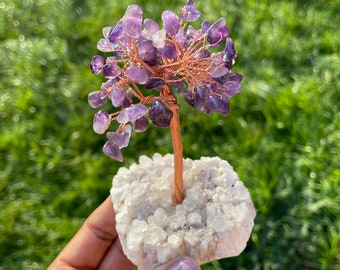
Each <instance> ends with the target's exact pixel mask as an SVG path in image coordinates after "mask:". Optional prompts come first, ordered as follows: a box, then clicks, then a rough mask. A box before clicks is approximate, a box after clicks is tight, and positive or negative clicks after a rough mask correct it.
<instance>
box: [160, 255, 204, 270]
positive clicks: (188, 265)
mask: <svg viewBox="0 0 340 270" xmlns="http://www.w3.org/2000/svg"><path fill="white" fill-rule="evenodd" d="M200 269H201V268H200V267H199V266H198V265H197V263H196V262H195V261H193V260H192V259H190V258H188V257H183V258H181V259H179V260H175V261H171V262H169V263H166V264H163V265H161V266H159V267H157V268H156V269H154V270H200Z"/></svg>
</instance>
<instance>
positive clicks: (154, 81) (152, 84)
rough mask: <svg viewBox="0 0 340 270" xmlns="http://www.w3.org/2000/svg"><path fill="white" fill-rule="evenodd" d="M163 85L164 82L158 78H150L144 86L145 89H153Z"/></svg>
mask: <svg viewBox="0 0 340 270" xmlns="http://www.w3.org/2000/svg"><path fill="white" fill-rule="evenodd" d="M163 85H165V82H164V81H163V80H162V79H160V78H152V77H151V78H150V79H149V80H148V82H147V83H146V84H145V88H146V89H155V88H158V87H162V86H163Z"/></svg>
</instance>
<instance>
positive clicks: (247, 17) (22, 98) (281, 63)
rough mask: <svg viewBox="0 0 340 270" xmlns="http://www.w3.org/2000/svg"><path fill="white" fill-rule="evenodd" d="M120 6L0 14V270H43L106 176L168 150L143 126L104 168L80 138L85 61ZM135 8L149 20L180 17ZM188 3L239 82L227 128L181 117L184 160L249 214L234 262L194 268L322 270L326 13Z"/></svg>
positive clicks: (83, 134)
mask: <svg viewBox="0 0 340 270" xmlns="http://www.w3.org/2000/svg"><path fill="white" fill-rule="evenodd" d="M9 2H10V3H9ZM132 2H133V1H127V0H124V1H119V2H118V1H112V0H111V1H66V0H65V1H54V0H46V1H22V0H21V1H19V0H13V1H4V2H1V1H0V12H1V14H3V15H2V16H0V48H1V54H0V63H1V69H0V124H1V126H0V127H1V128H0V158H1V161H0V192H1V197H0V207H1V211H0V269H45V268H46V267H47V265H48V264H49V263H50V262H51V260H53V258H54V257H55V256H56V255H57V254H58V252H59V251H60V250H61V248H62V247H63V246H64V245H65V244H66V243H67V241H68V240H69V239H70V238H71V237H72V235H73V234H74V232H75V231H76V230H77V229H78V228H79V226H80V225H81V223H82V222H83V220H84V219H85V218H86V217H87V216H88V215H89V213H90V212H91V211H92V210H93V209H94V208H95V207H96V206H97V205H99V204H100V202H101V201H103V200H104V198H105V197H106V196H107V195H108V192H109V189H110V186H111V179H112V177H113V175H114V174H115V172H116V171H117V169H118V168H119V166H121V165H123V166H128V165H129V164H131V163H132V162H135V161H137V160H138V156H139V155H141V154H146V155H152V154H153V153H155V152H160V153H162V154H165V153H167V152H171V151H172V149H171V141H170V134H169V131H168V130H167V129H161V128H157V127H152V126H150V128H149V130H148V131H147V132H145V133H141V134H140V133H138V134H133V137H132V141H131V143H130V145H129V147H128V148H126V149H124V156H125V162H124V163H123V164H120V163H116V162H113V161H111V160H109V159H108V158H106V157H105V156H104V155H103V154H102V152H101V147H102V145H103V142H104V140H105V138H104V136H98V135H95V134H94V132H93V131H92V129H91V125H92V123H91V121H92V117H93V113H94V112H95V110H93V109H91V108H90V107H89V106H88V105H87V101H86V97H87V94H88V92H89V91H91V90H96V89H97V88H98V87H99V85H100V82H101V79H100V77H98V76H94V75H92V74H91V73H90V70H89V67H88V65H89V59H90V58H91V57H92V55H94V54H96V53H97V51H96V42H97V40H98V39H99V38H100V37H101V29H102V27H103V26H108V25H112V24H113V23H114V22H115V21H116V19H117V18H120V17H121V16H122V14H123V12H124V10H125V7H126V6H127V5H128V4H129V3H132ZM136 2H137V3H140V4H141V5H142V7H143V10H145V14H146V16H147V17H151V18H152V19H154V20H156V21H160V14H161V11H162V10H164V9H166V8H169V9H172V10H174V11H177V12H178V11H179V10H180V8H181V7H182V5H183V4H184V2H182V1H172V2H170V3H168V4H166V1H164V3H163V2H159V1H155V0H150V1H149V0H143V1H136ZM196 2H197V4H196V6H197V7H198V8H199V9H201V10H202V17H204V18H206V19H209V20H211V21H213V20H217V19H219V18H220V17H221V16H224V17H226V20H227V23H228V25H229V26H230V28H231V33H230V34H231V37H232V38H233V39H234V41H235V44H236V48H237V49H238V58H237V63H236V65H235V70H236V71H238V72H240V73H242V74H243V75H244V80H243V83H242V85H243V92H241V93H240V94H238V95H237V96H235V97H233V98H232V99H231V113H230V115H229V116H228V117H222V116H219V115H212V116H210V117H209V116H205V115H203V114H201V113H198V112H196V111H193V110H192V109H191V108H189V106H186V105H185V104H184V103H183V104H182V112H181V115H182V116H181V122H182V133H183V142H184V155H185V156H186V157H191V158H199V157H200V156H216V155H218V156H220V157H222V158H225V159H227V160H229V162H230V163H231V164H232V165H233V166H234V168H235V170H236V171H237V172H238V173H239V176H240V178H241V179H242V180H243V181H244V182H245V184H246V186H247V187H248V188H249V190H250V192H251V194H252V197H253V200H254V203H255V206H256V209H257V217H256V220H255V223H256V224H255V227H254V231H253V234H252V236H251V240H250V241H249V244H248V247H247V248H246V250H245V251H244V252H243V253H242V254H241V255H240V256H238V257H235V258H229V259H223V260H220V261H218V262H214V263H211V264H207V265H205V266H204V267H203V269H336V268H337V267H339V266H340V257H339V254H340V237H339V235H340V229H339V228H340V219H339V216H340V210H339V205H340V169H339V168H340V156H339V148H340V112H339V109H340V55H339V51H340V43H339V40H340V33H339V31H338V28H337V27H338V25H339V24H340V15H339V14H338V12H336V10H340V2H339V1H335V0H334V1H250V0H248V1H236V0H235V1H228V4H226V3H225V1H222V0H214V1H209V4H207V3H206V2H204V1H198V0H197V1H196ZM304 2H305V3H304ZM166 5H168V6H166Z"/></svg>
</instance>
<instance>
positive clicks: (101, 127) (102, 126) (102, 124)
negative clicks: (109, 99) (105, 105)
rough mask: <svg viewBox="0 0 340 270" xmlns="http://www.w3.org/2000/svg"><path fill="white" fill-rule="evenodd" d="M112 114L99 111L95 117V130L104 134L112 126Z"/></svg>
mask: <svg viewBox="0 0 340 270" xmlns="http://www.w3.org/2000/svg"><path fill="white" fill-rule="evenodd" d="M110 120H111V119H110V115H109V114H108V113H107V112H104V111H98V112H97V113H96V114H95V115H94V117H93V130H94V132H96V133H98V134H103V133H104V132H105V131H106V130H107V129H108V127H109V126H110Z"/></svg>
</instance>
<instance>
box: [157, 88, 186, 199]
mask: <svg viewBox="0 0 340 270" xmlns="http://www.w3.org/2000/svg"><path fill="white" fill-rule="evenodd" d="M161 96H162V97H164V99H165V103H166V104H167V105H168V106H169V108H170V110H171V111H172V113H173V116H172V118H171V121H170V132H171V139H172V147H173V151H174V193H173V200H174V203H175V204H180V203H182V202H183V200H184V187H183V143H182V136H181V126H180V120H179V109H180V106H179V105H178V104H177V100H176V97H175V96H174V95H173V93H172V91H171V88H170V87H169V86H167V85H165V86H164V87H163V89H162V92H161Z"/></svg>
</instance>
